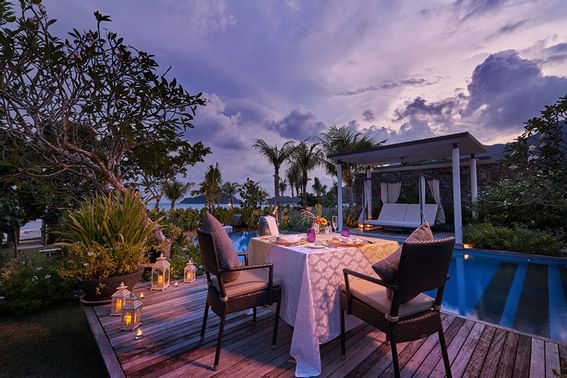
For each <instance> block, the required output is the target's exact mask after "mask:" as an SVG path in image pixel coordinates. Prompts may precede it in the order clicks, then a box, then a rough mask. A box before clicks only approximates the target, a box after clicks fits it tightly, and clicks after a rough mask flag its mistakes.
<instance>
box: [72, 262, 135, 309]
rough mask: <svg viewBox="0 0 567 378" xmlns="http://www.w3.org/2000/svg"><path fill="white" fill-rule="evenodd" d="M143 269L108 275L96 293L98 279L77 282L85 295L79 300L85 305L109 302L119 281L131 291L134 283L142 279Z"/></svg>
mask: <svg viewBox="0 0 567 378" xmlns="http://www.w3.org/2000/svg"><path fill="white" fill-rule="evenodd" d="M143 273H144V270H143V269H140V270H138V271H137V272H134V273H131V274H125V275H123V276H116V277H109V278H107V279H106V281H104V282H103V283H104V287H102V288H101V289H100V293H99V294H97V293H96V289H97V286H98V280H87V281H81V282H79V288H80V289H81V290H83V292H84V293H85V295H84V296H83V297H82V298H81V302H82V303H83V304H87V305H93V306H96V305H100V304H106V303H110V302H111V296H112V294H113V293H114V292H115V291H116V288H117V287H118V286H120V283H121V282H124V285H126V286H128V290H130V291H133V288H134V285H136V283H138V282H139V281H140V280H141V279H142V274H143Z"/></svg>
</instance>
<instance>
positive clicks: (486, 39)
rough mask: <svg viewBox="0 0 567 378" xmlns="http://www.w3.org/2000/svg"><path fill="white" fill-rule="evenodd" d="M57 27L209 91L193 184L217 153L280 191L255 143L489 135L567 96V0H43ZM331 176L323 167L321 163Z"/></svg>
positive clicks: (238, 171)
mask: <svg viewBox="0 0 567 378" xmlns="http://www.w3.org/2000/svg"><path fill="white" fill-rule="evenodd" d="M44 3H45V5H46V7H47V11H48V14H49V16H50V17H51V18H56V19H58V22H57V23H56V24H55V25H54V27H53V28H54V30H55V32H56V33H57V34H60V35H61V36H63V35H64V34H65V33H66V32H67V31H69V30H71V29H72V28H78V29H92V28H94V27H95V20H94V16H93V12H94V11H95V10H99V11H100V12H101V13H103V14H106V15H109V16H110V17H111V19H112V22H111V23H108V24H107V25H106V27H107V28H108V29H109V30H112V31H114V32H117V33H118V34H119V35H121V36H122V37H124V39H125V42H126V43H128V44H130V45H132V46H134V47H136V48H137V49H140V50H144V51H148V52H150V53H152V54H154V55H155V57H156V60H157V61H158V63H159V64H160V66H161V68H162V69H163V70H165V69H167V68H168V67H169V66H171V71H170V73H169V77H170V78H172V77H175V78H176V79H177V80H178V82H181V83H182V84H183V85H184V87H185V88H187V89H188V90H189V91H190V92H191V93H198V92H203V94H204V96H205V98H206V99H207V102H208V104H207V106H206V107H202V108H199V109H198V110H197V116H196V119H195V122H194V124H195V128H194V129H191V130H189V131H188V132H187V133H186V137H187V138H188V139H189V140H190V141H199V140H200V141H203V142H204V143H205V145H207V146H210V147H211V148H212V151H213V153H212V154H210V155H208V156H207V157H206V159H205V163H200V164H198V165H196V166H194V167H191V168H190V169H189V174H188V176H187V178H184V179H183V180H185V181H193V182H200V181H202V177H203V173H204V171H205V169H206V167H207V166H208V165H209V164H214V163H215V162H218V163H219V165H220V168H221V172H222V174H223V180H224V181H233V182H239V183H242V182H244V181H245V179H246V178H247V177H250V178H252V179H254V180H256V181H259V182H260V183H261V185H262V186H263V187H264V188H265V189H266V190H267V191H268V192H269V193H270V194H272V193H273V176H272V175H273V168H272V167H271V166H270V165H269V163H268V162H267V161H265V160H264V159H263V158H262V157H261V156H260V155H259V154H258V153H257V152H256V151H255V150H254V149H252V147H251V146H252V144H253V143H254V141H255V140H256V139H257V138H262V139H264V140H266V141H267V142H268V143H269V144H272V145H275V144H277V145H281V144H283V143H285V142H286V141H287V140H296V141H299V140H304V139H306V138H309V137H317V136H319V135H320V134H321V133H322V132H324V131H325V130H326V129H327V128H328V127H329V126H331V125H337V126H345V125H346V126H348V127H351V128H353V129H354V130H357V131H359V132H362V133H365V134H368V135H369V136H371V137H373V138H374V139H375V141H382V140H387V143H396V142H401V141H407V140H414V139H420V138H426V137H430V136H436V135H444V134H450V133H455V132H461V131H469V132H470V133H471V134H472V135H473V136H475V137H476V138H477V139H479V140H480V141H481V142H483V143H485V144H493V143H502V142H508V141H511V140H513V139H514V138H515V137H516V136H518V135H519V134H520V133H521V131H522V129H523V123H524V122H525V121H527V120H528V119H529V118H531V117H534V116H537V115H538V114H539V112H540V111H541V110H543V107H544V106H545V105H546V104H552V103H554V102H555V101H557V99H558V98H559V97H560V96H564V95H567V1H565V0H539V1H538V0H533V1H527V0H517V1H507V0H446V1H420V0H418V1H415V0H411V1H410V0H407V1H398V0H396V1H395V0H384V1H370V0H363V1H342V0H338V1H327V0H309V1H307V0H305V1H299V0H287V1H284V0H282V1H275V0H241V1H228V0H227V1H224V0H195V1H188V0H159V1H157V0H120V1H110V0H81V1H77V0H47V1H44ZM312 176H319V177H321V178H322V181H323V182H324V183H327V184H330V183H331V178H330V177H324V172H323V171H322V170H317V171H315V172H313V173H312Z"/></svg>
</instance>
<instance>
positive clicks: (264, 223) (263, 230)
mask: <svg viewBox="0 0 567 378" xmlns="http://www.w3.org/2000/svg"><path fill="white" fill-rule="evenodd" d="M258 234H259V235H260V236H265V235H272V236H279V234H280V231H279V228H278V223H277V222H276V218H274V217H273V216H271V215H266V216H263V217H260V219H259V221H258Z"/></svg>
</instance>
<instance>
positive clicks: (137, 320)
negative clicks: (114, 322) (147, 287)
mask: <svg viewBox="0 0 567 378" xmlns="http://www.w3.org/2000/svg"><path fill="white" fill-rule="evenodd" d="M142 305H143V304H142V302H141V301H139V300H138V298H137V297H135V296H134V295H133V294H132V293H130V296H129V297H128V298H126V302H125V303H124V305H123V306H122V316H121V318H120V329H121V330H122V331H133V330H135V329H136V328H138V327H139V326H140V324H142Z"/></svg>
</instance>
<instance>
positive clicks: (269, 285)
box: [197, 230, 281, 370]
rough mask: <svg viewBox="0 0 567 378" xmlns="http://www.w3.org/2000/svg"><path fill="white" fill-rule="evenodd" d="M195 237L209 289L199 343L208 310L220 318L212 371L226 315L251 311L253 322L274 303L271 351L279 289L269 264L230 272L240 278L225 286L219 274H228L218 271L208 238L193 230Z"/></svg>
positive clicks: (277, 310) (219, 269)
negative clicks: (259, 309) (264, 309)
mask: <svg viewBox="0 0 567 378" xmlns="http://www.w3.org/2000/svg"><path fill="white" fill-rule="evenodd" d="M197 235H198V238H199V249H200V251H201V256H202V258H203V264H204V266H205V271H206V276H207V283H208V285H209V288H208V292H207V302H206V304H205V315H204V317H203V325H202V327H201V341H202V340H204V338H205V329H206V327H207V317H208V314H209V307H210V308H212V310H213V312H214V313H215V314H217V315H218V316H219V318H220V328H219V334H218V339H217V348H216V353H215V362H214V365H213V369H214V370H216V369H217V367H218V364H219V358H220V350H221V345H222V338H223V333H224V323H225V319H226V315H227V314H229V313H232V312H238V311H242V310H247V309H251V308H252V309H253V310H254V312H253V317H252V320H253V321H254V322H256V307H258V306H264V305H271V304H273V303H274V302H275V303H277V307H276V315H275V319H274V332H273V335H272V348H274V347H275V345H276V341H277V337H278V323H279V319H280V303H281V288H280V286H279V285H275V284H274V282H273V264H263V265H254V266H240V267H238V268H234V269H231V270H230V271H231V272H234V271H240V274H239V276H238V278H237V279H236V280H234V281H230V282H226V283H225V282H224V281H223V279H222V276H223V273H226V272H228V270H222V269H221V268H220V267H219V260H218V256H217V252H216V248H215V244H214V242H213V238H212V236H211V234H210V233H208V232H205V231H202V230H197ZM266 276H267V277H266Z"/></svg>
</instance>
